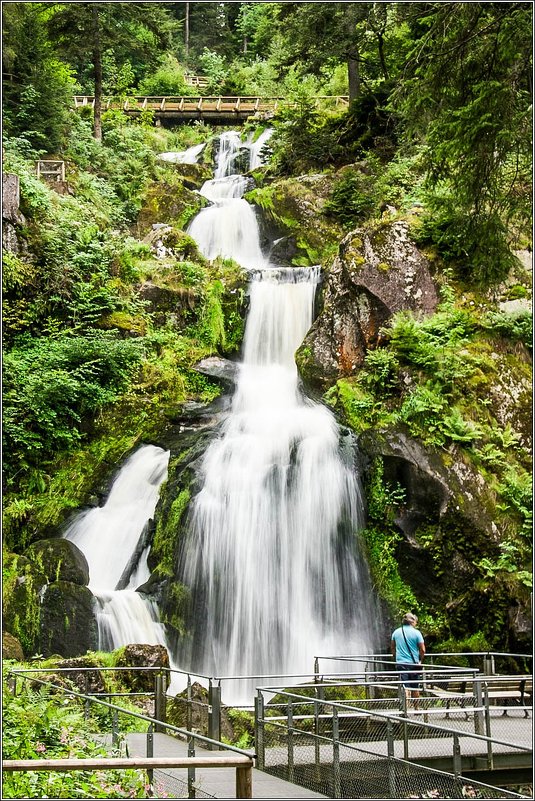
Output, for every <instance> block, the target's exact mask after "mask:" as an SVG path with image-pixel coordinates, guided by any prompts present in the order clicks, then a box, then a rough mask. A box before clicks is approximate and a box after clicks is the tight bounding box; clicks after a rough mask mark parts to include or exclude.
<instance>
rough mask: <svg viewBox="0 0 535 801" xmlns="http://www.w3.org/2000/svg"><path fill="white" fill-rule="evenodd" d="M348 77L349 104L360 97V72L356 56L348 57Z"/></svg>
mask: <svg viewBox="0 0 535 801" xmlns="http://www.w3.org/2000/svg"><path fill="white" fill-rule="evenodd" d="M347 76H348V79H349V102H350V103H352V102H353V101H354V100H356V99H357V97H358V96H359V95H360V71H359V62H358V61H357V58H356V55H355V54H353V53H351V54H349V55H348V57H347Z"/></svg>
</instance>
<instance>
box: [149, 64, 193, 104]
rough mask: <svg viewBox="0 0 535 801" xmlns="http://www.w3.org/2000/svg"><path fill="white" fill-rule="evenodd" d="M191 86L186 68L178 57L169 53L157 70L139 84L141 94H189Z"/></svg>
mask: <svg viewBox="0 0 535 801" xmlns="http://www.w3.org/2000/svg"><path fill="white" fill-rule="evenodd" d="M190 93H191V87H189V86H188V85H187V84H186V80H185V77H184V69H183V67H182V66H181V65H180V64H179V62H178V59H176V58H175V57H174V56H172V55H171V54H170V53H168V54H167V55H166V56H165V57H164V59H163V61H162V63H161V64H160V66H159V67H158V69H157V70H156V72H154V73H152V74H151V75H147V76H146V77H145V78H144V79H143V80H142V81H141V83H140V84H139V87H138V91H137V94H140V95H153V96H154V95H156V96H157V95H170V96H172V95H177V96H179V97H180V96H182V95H189V94H190Z"/></svg>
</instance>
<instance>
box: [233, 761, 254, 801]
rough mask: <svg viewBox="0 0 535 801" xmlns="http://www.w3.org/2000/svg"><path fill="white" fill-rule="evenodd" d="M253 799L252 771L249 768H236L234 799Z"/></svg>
mask: <svg viewBox="0 0 535 801" xmlns="http://www.w3.org/2000/svg"><path fill="white" fill-rule="evenodd" d="M252 797H253V771H252V769H251V767H250V766H247V767H246V768H236V798H252Z"/></svg>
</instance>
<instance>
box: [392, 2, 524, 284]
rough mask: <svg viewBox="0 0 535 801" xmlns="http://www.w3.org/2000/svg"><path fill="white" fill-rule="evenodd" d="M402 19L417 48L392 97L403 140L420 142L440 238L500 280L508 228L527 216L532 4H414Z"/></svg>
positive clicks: (484, 275) (482, 274)
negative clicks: (454, 243)
mask: <svg viewBox="0 0 535 801" xmlns="http://www.w3.org/2000/svg"><path fill="white" fill-rule="evenodd" d="M406 21H407V23H408V24H409V26H410V29H411V32H412V34H413V40H414V45H413V48H412V52H411V53H410V55H409V58H408V61H407V64H406V67H405V71H404V80H403V82H401V83H400V85H399V88H398V90H397V92H396V93H395V95H394V97H393V103H394V105H395V107H396V108H397V109H398V110H399V112H400V113H401V116H402V119H403V122H404V127H405V136H406V138H407V139H410V138H413V139H414V138H418V139H419V140H420V141H422V142H424V143H425V152H426V161H427V170H428V183H429V186H430V187H431V188H432V189H433V190H434V192H435V194H434V197H432V199H431V203H432V206H434V210H435V211H436V212H437V213H438V214H440V215H441V217H442V218H443V222H444V226H443V227H445V228H444V231H443V235H444V236H446V238H448V237H449V238H450V240H449V241H450V242H451V241H452V238H453V237H455V238H457V239H458V240H459V239H460V240H462V241H460V242H459V245H458V246H457V250H458V251H459V254H458V255H459V256H466V255H468V256H469V261H470V262H471V263H472V267H473V271H474V273H476V274H477V276H478V278H479V279H481V280H484V281H489V280H497V279H499V278H500V277H503V274H504V272H506V271H507V267H508V266H509V263H510V260H508V258H507V249H506V224H507V222H508V221H510V220H511V219H512V218H514V217H515V216H518V215H520V216H523V217H524V219H525V218H526V217H528V216H529V214H530V210H529V198H530V196H531V191H530V188H529V184H530V174H531V104H532V98H531V93H532V86H531V23H532V19H531V4H528V3H483V2H481V3H454V4H445V3H428V4H417V5H416V6H414V7H413V8H411V9H409V10H408V11H407V16H406Z"/></svg>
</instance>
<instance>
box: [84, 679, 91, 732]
mask: <svg viewBox="0 0 535 801" xmlns="http://www.w3.org/2000/svg"><path fill="white" fill-rule="evenodd" d="M84 695H89V673H88V672H87V671H86V673H84ZM90 705H91V701H90V700H89V698H86V699H85V702H84V717H85V719H86V720H87V719H88V718H89V707H90Z"/></svg>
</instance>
